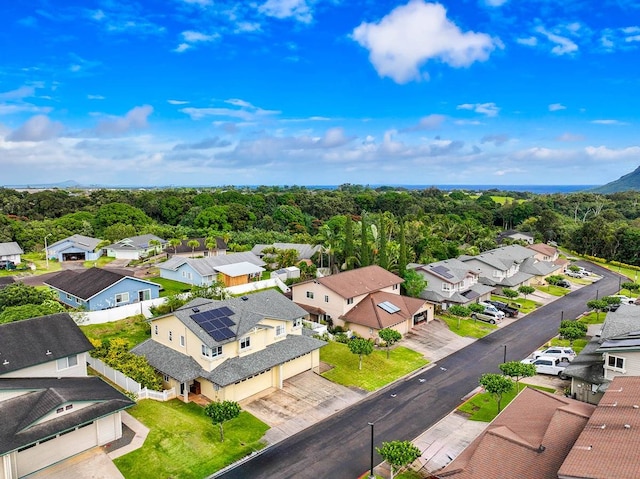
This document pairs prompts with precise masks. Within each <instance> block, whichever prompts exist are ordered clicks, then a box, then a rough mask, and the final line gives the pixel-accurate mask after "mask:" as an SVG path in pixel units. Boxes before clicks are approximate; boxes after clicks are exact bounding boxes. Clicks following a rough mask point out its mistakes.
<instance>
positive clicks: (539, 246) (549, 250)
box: [527, 243, 558, 256]
mask: <svg viewBox="0 0 640 479" xmlns="http://www.w3.org/2000/svg"><path fill="white" fill-rule="evenodd" d="M527 248H529V249H530V250H533V251H535V252H536V253H541V254H544V255H546V256H555V255H556V254H558V250H557V249H556V248H554V247H553V246H550V245H548V244H544V243H535V244H530V245H527Z"/></svg>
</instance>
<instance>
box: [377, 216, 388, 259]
mask: <svg viewBox="0 0 640 479" xmlns="http://www.w3.org/2000/svg"><path fill="white" fill-rule="evenodd" d="M379 237H380V238H379V244H380V248H379V249H378V266H380V267H381V268H384V269H389V257H388V255H387V224H386V221H385V217H384V215H380V231H379Z"/></svg>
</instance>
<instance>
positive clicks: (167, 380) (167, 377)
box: [162, 374, 169, 383]
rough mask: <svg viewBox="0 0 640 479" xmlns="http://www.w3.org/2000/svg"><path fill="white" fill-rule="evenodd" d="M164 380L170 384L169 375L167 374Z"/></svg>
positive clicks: (163, 377)
mask: <svg viewBox="0 0 640 479" xmlns="http://www.w3.org/2000/svg"><path fill="white" fill-rule="evenodd" d="M162 379H164V382H165V383H168V382H169V375H168V374H165V375H164V376H162Z"/></svg>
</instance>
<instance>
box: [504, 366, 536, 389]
mask: <svg viewBox="0 0 640 479" xmlns="http://www.w3.org/2000/svg"><path fill="white" fill-rule="evenodd" d="M500 371H502V374H504V375H505V376H509V377H510V378H511V379H514V380H515V381H516V390H517V391H520V380H521V379H524V378H530V377H532V376H535V375H536V367H535V366H534V365H533V364H528V363H521V362H520V361H509V362H506V363H502V364H501V365H500Z"/></svg>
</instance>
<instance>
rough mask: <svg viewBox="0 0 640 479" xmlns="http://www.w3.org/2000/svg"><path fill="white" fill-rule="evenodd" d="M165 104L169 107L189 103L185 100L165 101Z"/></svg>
mask: <svg viewBox="0 0 640 479" xmlns="http://www.w3.org/2000/svg"><path fill="white" fill-rule="evenodd" d="M167 103H169V104H171V105H186V104H187V103H189V102H188V101H185V100H167Z"/></svg>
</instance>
